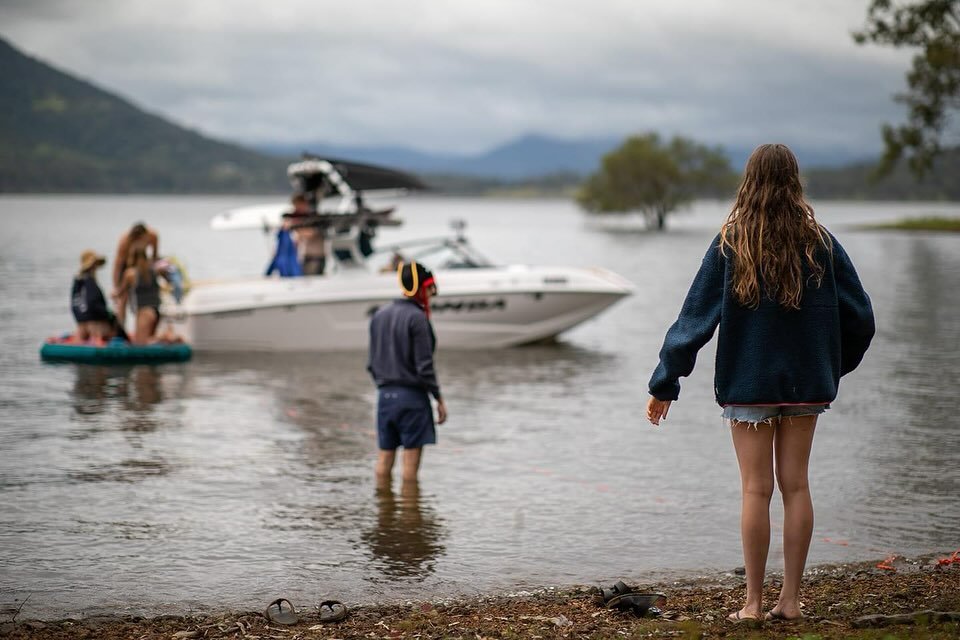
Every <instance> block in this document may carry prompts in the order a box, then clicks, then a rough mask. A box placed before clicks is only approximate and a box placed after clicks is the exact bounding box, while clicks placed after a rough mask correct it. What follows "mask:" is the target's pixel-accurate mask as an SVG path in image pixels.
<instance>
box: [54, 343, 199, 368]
mask: <svg viewBox="0 0 960 640" xmlns="http://www.w3.org/2000/svg"><path fill="white" fill-rule="evenodd" d="M192 355H193V350H192V349H191V348H190V345H188V344H183V343H180V344H160V343H158V344H149V345H132V344H130V343H129V342H124V341H122V340H111V341H110V342H108V343H107V344H105V345H102V346H97V345H93V344H87V343H83V342H73V343H70V342H60V341H57V340H52V341H47V342H45V343H44V344H43V346H42V347H40V358H41V359H42V360H46V361H48V362H85V363H89V364H156V363H160V362H186V361H187V360H189V359H190V357H191V356H192Z"/></svg>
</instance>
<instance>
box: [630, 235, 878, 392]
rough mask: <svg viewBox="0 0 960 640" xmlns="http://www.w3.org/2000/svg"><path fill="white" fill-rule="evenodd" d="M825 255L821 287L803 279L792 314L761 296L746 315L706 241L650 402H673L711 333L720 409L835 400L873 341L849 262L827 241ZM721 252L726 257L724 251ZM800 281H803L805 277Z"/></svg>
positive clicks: (728, 272) (726, 261)
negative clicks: (716, 333) (842, 380)
mask: <svg viewBox="0 0 960 640" xmlns="http://www.w3.org/2000/svg"><path fill="white" fill-rule="evenodd" d="M830 237H831V239H832V240H833V251H832V255H831V254H830V253H829V252H828V251H827V249H825V248H824V249H822V250H821V252H820V254H819V255H818V259H819V260H820V263H821V264H823V265H824V266H825V270H824V274H823V281H822V283H821V284H820V286H819V287H818V286H817V284H816V281H815V280H813V279H812V278H807V286H806V288H805V289H804V291H803V298H802V300H801V302H800V309H787V308H785V307H783V306H781V305H780V304H779V303H777V302H776V301H774V300H771V299H770V298H768V297H767V296H766V295H764V293H763V290H762V289H761V300H760V305H759V307H757V308H755V309H751V308H749V307H746V306H744V305H742V304H740V303H739V302H737V301H736V300H735V299H734V296H733V291H732V289H731V282H732V277H733V263H732V259H731V258H730V257H725V256H724V255H723V253H722V252H721V251H720V236H719V234H718V235H717V236H716V237H715V238H714V239H713V242H712V243H711V245H710V248H709V249H708V250H707V254H706V255H705V256H704V258H703V263H702V264H701V265H700V271H699V272H698V273H697V276H696V277H695V278H694V280H693V284H692V285H691V286H690V291H689V292H688V293H687V297H686V300H685V301H684V303H683V307H682V309H681V310H680V316H679V318H677V321H676V322H675V323H674V324H673V326H671V327H670V329H669V330H668V331H667V335H666V338H665V339H664V341H663V348H662V349H661V350H660V364H659V365H658V366H657V368H656V370H655V371H654V372H653V376H652V377H651V378H650V385H649V389H650V395H652V396H653V397H655V398H657V399H658V400H676V399H677V397H678V396H679V394H680V382H679V380H678V379H679V378H681V377H683V376H688V375H690V373H691V372H692V371H693V366H694V364H695V363H696V359H697V352H698V351H699V350H700V348H701V347H703V345H705V344H706V343H707V342H709V341H710V338H711V337H712V336H713V333H714V331H715V330H716V329H717V327H718V326H719V337H718V342H717V360H716V376H715V379H714V391H715V394H716V399H717V402H718V403H719V404H721V405H728V404H813V403H827V402H831V401H832V400H834V399H835V398H836V397H837V390H838V388H839V385H840V378H841V376H844V375H846V374H847V373H849V372H851V371H853V370H854V369H855V368H856V367H857V365H858V364H860V360H861V359H862V358H863V355H864V353H866V350H867V347H868V346H869V345H870V340H871V339H872V338H873V334H874V320H873V309H872V307H871V305H870V298H869V296H867V293H866V291H864V290H863V286H862V285H861V284H860V278H859V277H857V272H856V270H855V269H854V267H853V263H852V262H851V261H850V257H849V256H848V255H847V253H846V252H845V251H844V250H843V247H842V246H840V243H839V242H837V239H836V238H834V237H833V236H832V235H831V236H830ZM728 253H729V252H728ZM806 275H809V273H807V274H806Z"/></svg>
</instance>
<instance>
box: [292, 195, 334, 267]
mask: <svg viewBox="0 0 960 640" xmlns="http://www.w3.org/2000/svg"><path fill="white" fill-rule="evenodd" d="M290 202H291V203H292V204H293V213H292V214H290V218H291V219H292V220H293V221H294V223H293V225H292V227H293V229H294V232H293V233H294V237H295V239H296V243H297V249H298V250H299V252H300V255H301V256H302V258H301V262H300V264H301V271H302V272H303V275H305V276H322V275H323V272H324V270H325V269H326V267H327V234H326V233H325V231H324V229H323V227H320V226H318V225H317V224H316V218H314V221H309V220H307V221H305V222H303V220H304V219H305V218H308V217H309V216H315V215H316V213H317V212H316V211H314V210H312V209H311V207H310V203H309V201H308V200H307V197H306V196H305V195H304V194H302V193H297V194H295V195H294V196H293V198H291V200H290Z"/></svg>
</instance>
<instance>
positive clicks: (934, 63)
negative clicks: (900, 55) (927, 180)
mask: <svg viewBox="0 0 960 640" xmlns="http://www.w3.org/2000/svg"><path fill="white" fill-rule="evenodd" d="M853 38H854V40H855V41H856V42H857V43H858V44H865V43H867V42H871V43H875V44H881V45H888V46H892V47H894V48H899V47H915V48H919V49H920V52H919V53H918V54H917V55H916V56H914V58H913V67H912V68H911V70H910V71H909V72H908V73H907V85H908V87H909V91H908V92H907V93H904V94H900V95H898V96H897V97H896V100H897V102H902V103H903V104H905V105H907V108H908V118H907V124H902V125H898V126H892V125H889V124H885V125H884V126H883V142H884V153H883V156H882V157H881V159H880V164H879V166H878V167H877V170H876V175H877V176H886V175H888V174H889V173H890V172H891V171H892V170H893V168H894V167H895V166H896V165H897V164H898V163H899V162H900V161H901V160H902V159H904V158H905V157H906V160H907V164H908V166H909V167H910V170H911V172H912V173H913V174H914V175H915V176H917V177H923V176H924V175H925V174H926V173H927V172H928V171H930V170H931V168H932V167H933V161H934V159H935V158H936V157H937V156H939V155H940V154H941V153H942V151H943V146H942V143H941V140H942V139H943V138H944V137H945V136H947V135H948V131H947V127H948V125H949V124H950V114H951V112H956V111H957V109H958V108H960V0H926V1H923V2H911V3H907V4H898V5H895V4H894V3H893V2H891V0H873V1H872V2H871V3H870V7H869V9H867V25H866V27H865V28H864V30H863V31H858V32H855V33H854V34H853Z"/></svg>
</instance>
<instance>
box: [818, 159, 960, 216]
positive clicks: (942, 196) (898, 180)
mask: <svg viewBox="0 0 960 640" xmlns="http://www.w3.org/2000/svg"><path fill="white" fill-rule="evenodd" d="M874 170H875V164H874V163H870V162H863V163H859V164H853V165H849V166H846V167H839V168H831V169H816V168H813V169H808V170H804V171H803V177H804V182H805V185H804V186H805V189H806V192H807V195H808V196H809V197H811V198H813V199H815V200H838V199H843V200H846V199H852V200H960V180H957V176H958V175H960V148H953V149H944V150H943V151H941V152H940V155H938V156H937V157H936V158H934V159H933V161H932V164H931V169H930V170H929V171H928V172H927V173H926V174H925V175H924V179H923V180H922V181H917V179H916V177H915V175H914V174H913V173H911V171H910V169H909V168H908V167H906V166H904V165H903V164H900V165H899V166H897V167H895V168H894V169H893V170H892V171H891V172H890V173H889V174H888V175H887V176H886V177H885V178H884V180H882V181H880V182H878V181H876V180H873V179H871V175H872V173H873V171H874ZM814 204H816V203H814Z"/></svg>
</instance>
